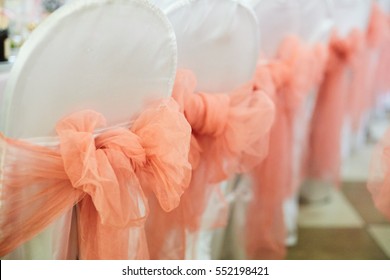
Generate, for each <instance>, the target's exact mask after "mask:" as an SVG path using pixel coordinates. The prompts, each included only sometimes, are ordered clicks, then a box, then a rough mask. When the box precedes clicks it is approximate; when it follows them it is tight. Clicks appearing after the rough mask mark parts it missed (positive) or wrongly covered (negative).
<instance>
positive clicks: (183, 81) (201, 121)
mask: <svg viewBox="0 0 390 280" xmlns="http://www.w3.org/2000/svg"><path fill="white" fill-rule="evenodd" d="M176 81H177V82H176V83H175V86H174V89H173V98H174V99H175V100H176V101H177V102H178V103H179V104H180V107H181V108H182V111H183V112H184V115H185V117H186V119H187V121H188V122H189V124H190V125H191V127H192V132H193V134H195V135H199V136H212V137H213V136H214V137H215V136H219V135H221V134H222V133H223V132H224V130H225V127H226V124H227V122H228V118H229V110H230V107H231V106H230V103H231V100H230V97H229V95H226V94H207V93H202V92H196V85H197V81H196V77H195V75H194V74H193V73H192V72H191V71H189V70H181V71H179V72H178V73H177V77H176Z"/></svg>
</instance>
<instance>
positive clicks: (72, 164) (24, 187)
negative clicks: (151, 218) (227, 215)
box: [0, 100, 191, 259]
mask: <svg viewBox="0 0 390 280" xmlns="http://www.w3.org/2000/svg"><path fill="white" fill-rule="evenodd" d="M102 128H103V129H104V131H103V132H101V133H99V134H97V135H95V134H94V131H95V130H96V129H102ZM56 131H57V134H58V140H59V145H58V144H57V145H53V146H52V147H44V146H39V145H34V144H32V143H29V142H26V141H20V140H14V139H10V138H6V137H5V136H1V139H0V147H1V153H0V155H1V156H2V169H1V174H0V175H1V208H0V231H1V234H0V254H1V255H5V254H7V253H9V252H11V251H12V250H13V249H15V248H16V247H17V246H18V245H20V244H22V243H23V242H26V241H28V240H29V239H31V238H32V237H34V236H35V235H36V234H38V233H39V232H41V231H42V230H44V229H45V228H46V227H47V226H48V225H49V224H50V223H51V222H53V221H54V220H55V219H56V218H57V217H59V216H60V215H61V214H62V213H64V212H65V211H67V210H69V209H71V208H72V207H73V206H74V205H75V204H76V203H77V202H80V201H81V202H80V205H79V208H78V214H79V217H78V222H79V224H78V226H79V250H80V252H79V257H80V258H81V259H128V258H147V257H148V251H147V245H146V243H145V241H146V240H145V238H144V233H143V231H142V227H143V224H144V223H145V220H146V217H147V215H148V212H149V208H148V202H147V197H148V196H149V195H150V194H154V196H155V197H156V198H157V200H158V202H159V204H160V206H161V208H162V209H163V210H164V211H171V210H173V209H174V208H175V207H177V206H178V205H179V201H180V197H181V195H182V194H183V192H184V190H185V189H186V188H187V186H188V184H189V180H190V173H191V167H190V164H189V162H188V152H189V143H190V127H189V125H188V123H187V121H186V120H185V118H184V116H183V115H182V114H181V113H180V112H179V110H178V106H177V104H176V103H175V102H174V101H173V100H169V101H167V102H163V103H159V104H155V105H153V106H151V107H149V108H148V109H146V110H145V111H143V112H142V113H141V114H140V115H139V116H138V118H137V119H136V120H135V121H134V123H133V124H132V126H131V128H130V129H128V128H124V127H117V128H105V119H104V117H103V116H102V115H100V114H98V113H96V112H94V111H81V112H78V113H75V114H72V115H70V116H69V117H66V118H64V119H63V120H61V121H60V122H59V123H58V124H57V126H56ZM140 229H141V230H140Z"/></svg>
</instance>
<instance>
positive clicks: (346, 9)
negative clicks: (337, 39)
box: [332, 0, 372, 37]
mask: <svg viewBox="0 0 390 280" xmlns="http://www.w3.org/2000/svg"><path fill="white" fill-rule="evenodd" d="M332 1H333V5H334V18H335V22H336V29H337V31H338V34H339V35H340V36H341V37H345V36H347V35H348V34H349V33H350V32H351V31H352V30H353V29H358V30H361V31H365V30H366V28H367V26H368V22H369V18H370V11H371V9H370V8H371V4H372V0H332Z"/></svg>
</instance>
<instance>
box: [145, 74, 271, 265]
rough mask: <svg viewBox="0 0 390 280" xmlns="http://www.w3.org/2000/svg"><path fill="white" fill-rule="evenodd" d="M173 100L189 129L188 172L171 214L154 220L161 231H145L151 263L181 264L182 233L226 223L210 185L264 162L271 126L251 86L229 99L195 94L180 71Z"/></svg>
mask: <svg viewBox="0 0 390 280" xmlns="http://www.w3.org/2000/svg"><path fill="white" fill-rule="evenodd" d="M173 97H174V99H175V100H176V101H177V102H178V103H179V105H180V107H181V109H182V111H183V112H184V115H185V117H186V119H187V120H188V122H189V123H190V125H191V127H192V141H191V142H192V143H191V150H190V154H191V156H190V161H191V163H192V165H193V172H192V179H191V183H190V186H189V188H188V190H187V191H186V192H185V194H184V195H183V197H182V199H181V201H180V206H179V207H178V208H177V209H175V210H174V211H173V213H169V214H165V213H160V215H159V216H158V217H157V216H156V217H155V220H158V221H164V222H163V225H162V223H159V227H158V228H157V227H154V226H153V225H151V227H150V228H149V229H148V230H147V233H148V241H151V242H153V243H154V246H152V247H153V249H152V250H153V251H154V253H151V255H152V258H156V259H167V258H172V259H181V258H184V253H185V248H186V238H187V237H188V236H187V235H186V232H187V234H188V231H189V232H191V233H196V232H197V231H198V230H199V229H200V228H201V227H202V228H206V229H209V228H215V227H219V226H221V225H224V224H225V223H226V218H227V206H226V201H225V200H224V197H223V195H222V194H221V190H220V186H219V185H216V184H218V183H221V182H222V181H223V180H225V179H227V178H229V177H230V176H232V175H233V174H235V173H240V172H246V171H248V170H250V169H251V168H253V167H254V166H256V165H257V164H259V162H261V161H262V160H263V159H264V157H265V156H266V154H267V150H268V133H269V130H270V128H271V125H272V123H273V120H274V105H273V103H272V101H271V100H270V98H269V97H268V96H267V95H266V94H264V93H260V92H259V93H257V94H254V93H253V90H252V85H251V84H248V85H245V86H243V87H241V88H239V89H237V90H235V91H233V92H231V93H229V94H227V93H225V94H223V93H220V94H210V93H204V92H196V78H195V76H194V74H192V72H190V71H187V70H181V71H179V72H178V73H177V76H176V82H175V86H174V90H173ZM215 197H216V198H217V199H218V200H220V201H219V202H218V203H213V204H212V205H213V206H216V205H219V206H216V208H218V210H215V211H210V212H209V213H210V215H208V217H207V223H204V221H203V220H202V218H203V216H204V213H205V211H206V207H207V205H209V204H210V201H211V199H212V198H215ZM221 205H224V207H221ZM222 208H223V209H222ZM221 209H222V210H221ZM155 213H156V212H154V214H155ZM156 232H158V236H157V234H156ZM173 240H175V241H176V242H172V241H173ZM151 242H150V243H151Z"/></svg>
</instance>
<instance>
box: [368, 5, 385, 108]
mask: <svg viewBox="0 0 390 280" xmlns="http://www.w3.org/2000/svg"><path fill="white" fill-rule="evenodd" d="M367 41H368V44H369V47H370V48H371V49H372V50H373V51H374V52H375V57H374V59H375V60H374V64H375V70H374V71H373V73H374V79H373V80H372V81H373V83H372V87H371V91H372V95H373V99H374V100H375V99H376V98H377V97H378V96H380V95H381V94H384V93H386V92H387V91H388V90H389V89H390V79H389V73H390V52H389V48H390V17H389V16H388V15H387V14H385V13H384V12H383V11H382V10H381V9H380V8H379V6H378V5H377V4H375V5H373V8H372V15H371V21H370V25H369V29H368V33H367Z"/></svg>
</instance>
